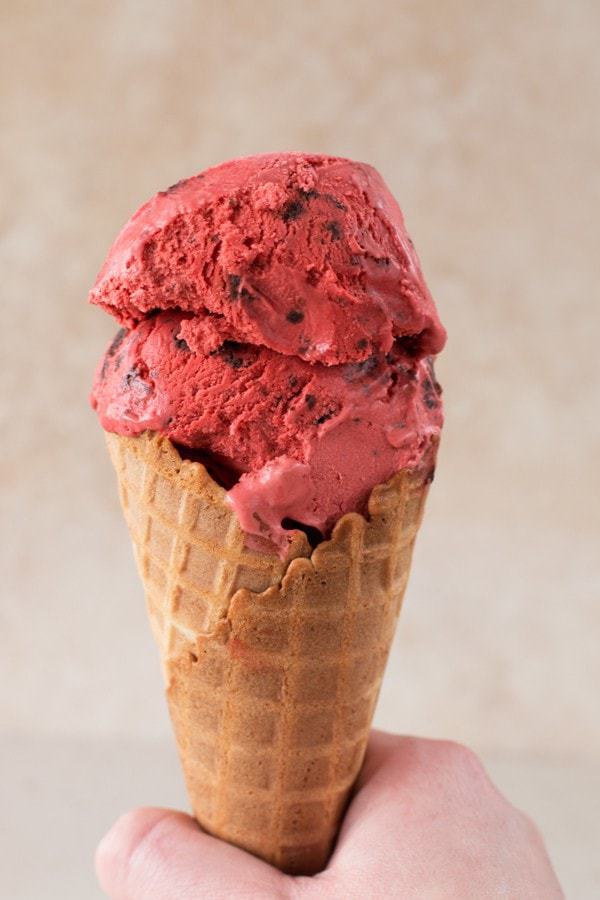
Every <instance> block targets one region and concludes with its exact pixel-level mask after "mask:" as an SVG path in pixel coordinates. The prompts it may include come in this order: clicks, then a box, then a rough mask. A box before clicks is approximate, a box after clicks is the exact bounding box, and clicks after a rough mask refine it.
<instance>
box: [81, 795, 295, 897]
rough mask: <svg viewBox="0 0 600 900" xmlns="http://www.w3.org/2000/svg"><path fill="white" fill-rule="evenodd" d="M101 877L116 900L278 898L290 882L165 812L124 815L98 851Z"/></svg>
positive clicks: (180, 815) (185, 818) (184, 818)
mask: <svg viewBox="0 0 600 900" xmlns="http://www.w3.org/2000/svg"><path fill="white" fill-rule="evenodd" d="M96 872H97V874H98V880H99V881H100V884H101V886H102V888H103V889H104V890H105V891H106V893H107V894H108V896H109V897H110V898H111V900H173V898H174V897H176V898H177V900H192V898H194V900H196V898H198V897H210V898H212V900H218V898H220V897H223V898H225V897H228V898H229V897H232V896H234V897H252V896H255V897H262V896H265V897H278V896H282V895H283V893H284V891H283V887H284V879H285V877H286V876H284V875H282V874H281V873H280V872H278V871H277V870H276V869H274V868H272V867H271V866H269V865H267V863H265V862H263V861H262V860H259V859H257V858H256V857H255V856H252V855H251V854H249V853H246V852H245V851H244V850H240V849H239V848H237V847H232V846H231V845H230V844H226V843H224V842H223V841H220V840H218V839H217V838H214V837H211V835H208V834H206V833H205V832H203V831H202V830H201V829H200V828H199V827H198V825H197V823H196V822H195V821H194V820H193V819H192V818H190V816H186V815H184V814H183V813H179V812H174V811H172V810H166V809H137V810H134V811H133V812H129V813H126V814H125V815H124V816H122V817H121V818H120V819H119V820H118V821H117V822H116V824H115V825H114V826H113V827H112V828H111V830H110V831H109V832H108V834H107V835H106V837H104V838H103V840H102V841H101V843H100V845H99V847H98V850H97V851H96Z"/></svg>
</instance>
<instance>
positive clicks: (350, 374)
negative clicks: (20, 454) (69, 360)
mask: <svg viewBox="0 0 600 900" xmlns="http://www.w3.org/2000/svg"><path fill="white" fill-rule="evenodd" d="M412 349H413V348H411V346H410V341H408V342H406V341H403V340H402V339H398V340H397V341H396V342H395V344H394V346H393V348H392V350H391V351H390V352H389V353H387V354H385V355H379V356H372V357H370V358H368V359H367V360H365V361H363V362H361V363H349V364H346V365H340V366H329V367H328V366H325V365H321V364H319V363H313V364H311V363H308V362H305V361H304V360H301V359H299V358H295V357H290V356H283V355H281V354H279V353H277V352H275V351H273V350H270V349H269V348H267V347H256V346H252V345H249V344H239V343H236V342H235V341H233V340H231V338H230V336H229V334H228V331H227V325H226V324H224V323H223V322H222V320H221V319H220V318H219V317H214V316H210V315H208V314H207V315H193V316H191V315H189V314H182V313H177V312H167V313H159V314H157V315H155V316H153V317H151V318H148V319H145V320H143V321H142V322H141V323H140V324H139V325H137V326H136V327H135V328H133V329H132V330H131V331H129V332H127V331H125V330H123V329H122V330H120V331H119V332H118V333H117V336H116V337H115V339H114V340H113V342H112V344H111V345H110V347H109V348H108V350H107V352H106V354H105V357H104V359H103V361H102V363H101V364H100V366H99V368H98V370H97V373H96V379H95V383H94V388H93V393H92V404H93V406H94V407H95V409H96V410H97V412H98V414H99V417H100V421H101V423H102V425H103V427H104V428H105V429H107V430H108V431H114V432H118V433H121V434H125V435H129V436H132V435H138V434H141V433H142V432H143V431H146V430H152V431H158V432H160V433H162V434H164V435H166V436H167V437H168V438H170V439H171V440H172V441H173V442H174V443H175V444H176V445H178V446H180V447H183V448H186V452H187V453H188V454H189V455H191V456H192V457H193V456H194V454H195V453H196V454H197V458H200V459H202V461H203V462H205V463H206V464H207V467H208V468H209V471H211V473H212V474H213V475H215V476H216V477H217V478H218V479H219V480H221V482H222V483H224V485H225V487H227V488H229V490H228V495H229V498H230V501H231V503H232V504H233V506H234V507H235V510H236V513H237V516H238V519H239V521H240V524H241V526H242V528H243V529H244V530H245V531H246V533H247V534H248V535H249V536H250V542H251V539H252V536H260V537H262V538H267V539H269V540H270V541H271V542H273V543H274V544H275V545H276V546H277V547H278V548H279V550H280V551H281V552H283V551H284V550H285V548H286V547H287V543H288V540H289V536H290V529H293V528H294V527H297V526H298V525H299V524H301V525H302V526H310V527H312V528H314V529H317V530H318V531H319V532H320V533H321V534H323V535H326V534H327V533H328V531H329V530H330V528H331V527H332V525H333V524H334V523H335V522H336V520H337V519H338V518H339V517H340V516H341V515H343V514H344V513H346V512H350V511H358V512H364V511H365V508H366V503H367V500H368V497H369V494H370V492H371V490H372V488H373V487H374V486H375V485H377V484H380V483H383V482H385V481H387V480H388V479H389V478H390V477H391V476H392V475H393V474H394V473H395V472H397V471H399V470H400V469H404V468H414V467H416V466H418V465H432V458H431V456H432V454H431V453H430V452H429V451H430V450H431V449H432V447H433V446H434V443H435V439H436V437H437V435H438V434H439V431H440V428H441V424H442V412H441V403H440V397H439V394H440V389H439V385H438V384H437V383H436V381H435V377H434V375H433V368H432V363H431V360H430V359H429V358H425V359H415V358H414V357H413V356H412V355H411V351H412Z"/></svg>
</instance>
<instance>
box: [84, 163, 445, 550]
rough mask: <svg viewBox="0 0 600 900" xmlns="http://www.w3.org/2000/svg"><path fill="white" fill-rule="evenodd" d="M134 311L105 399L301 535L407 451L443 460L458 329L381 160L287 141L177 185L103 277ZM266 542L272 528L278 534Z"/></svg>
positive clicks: (281, 529) (135, 425) (269, 524)
mask: <svg viewBox="0 0 600 900" xmlns="http://www.w3.org/2000/svg"><path fill="white" fill-rule="evenodd" d="M91 299H92V301H93V302H94V303H99V304H101V305H102V306H104V307H105V308H106V309H107V310H108V311H110V312H111V313H113V314H114V316H115V317H116V318H117V319H118V320H119V321H120V322H121V323H122V325H123V326H124V327H123V328H121V329H120V331H119V332H118V334H117V337H116V338H115V340H114V341H113V342H112V344H111V345H110V347H109V348H108V350H107V352H106V354H105V357H104V359H103V361H102V362H101V364H100V366H99V367H98V370H97V373H96V379H95V383H94V389H93V393H92V404H93V406H94V408H95V409H96V410H97V412H98V415H99V417H100V421H101V423H102V425H103V426H104V427H105V428H106V429H107V430H109V431H114V432H117V433H121V434H125V435H137V434H140V433H142V432H143V431H145V430H152V431H158V432H160V433H162V434H164V435H166V436H167V437H169V438H170V439H171V440H172V441H173V442H175V443H176V444H178V445H179V446H180V447H183V448H186V450H185V452H186V453H187V455H190V456H191V457H192V458H198V459H201V460H202V461H203V462H205V463H206V464H207V465H208V467H209V471H211V472H212V473H213V474H214V475H215V476H216V477H218V478H219V479H220V480H221V481H222V482H223V483H224V484H225V486H226V487H227V488H229V498H230V501H231V502H232V503H233V505H234V507H235V509H236V511H237V514H238V518H239V520H240V523H241V524H242V527H243V528H244V529H245V530H246V532H247V533H248V535H249V536H250V537H249V541H250V542H252V535H259V536H260V537H261V538H268V539H269V540H270V541H272V542H273V543H274V544H276V545H277V546H278V547H279V549H280V551H282V552H284V551H285V548H286V546H287V542H288V539H289V530H287V529H289V528H291V527H294V523H302V524H303V525H304V526H311V527H313V528H316V529H318V530H319V531H320V532H321V533H324V534H326V533H327V532H328V530H329V529H330V528H331V526H332V525H333V524H334V523H335V521H336V520H337V519H338V518H339V517H340V516H341V515H343V514H344V513H346V512H349V511H352V510H356V511H359V512H364V511H365V510H366V503H367V500H368V496H369V494H370V491H371V490H372V488H373V487H374V486H375V485H376V484H379V483H382V482H384V481H386V480H387V479H388V478H390V477H391V475H393V474H394V473H395V472H396V471H398V470H400V469H402V468H407V467H408V468H414V467H416V466H420V465H426V466H427V468H428V471H429V470H430V469H431V468H432V466H433V462H434V457H435V447H436V444H437V440H436V439H437V436H438V435H439V432H440V429H441V426H442V410H441V402H440V388H439V385H438V384H437V382H436V381H435V377H434V375H433V368H432V356H433V355H434V354H435V353H437V352H438V351H439V350H440V349H441V348H442V346H443V344H444V341H445V332H444V329H443V328H442V326H441V325H440V323H439V320H438V318H437V313H436V310H435V307H434V305H433V301H432V299H431V296H430V294H429V292H428V290H427V288H426V286H425V284H424V282H423V278H422V276H421V273H420V268H419V263H418V260H417V257H416V254H415V251H414V249H413V247H412V243H411V241H410V238H409V237H408V235H407V234H406V231H405V229H404V224H403V220H402V215H401V213H400V210H399V208H398V206H397V204H396V202H395V201H394V200H393V198H392V197H391V195H390V194H389V192H388V190H387V188H386V187H385V185H384V184H383V182H382V180H381V178H380V177H379V175H378V174H377V173H376V172H375V171H374V170H373V169H372V168H370V167H369V166H365V165H362V164H360V163H352V162H350V161H348V160H341V159H335V158H332V157H319V156H306V155H302V154H283V155H269V156H259V157H253V158H249V159H241V160H235V161H233V162H230V163H226V164H224V165H222V166H219V167H217V168H215V169H211V170H209V171H208V172H205V173H203V174H202V175H198V176H196V177H195V178H191V179H188V180H187V181H183V182H180V183H179V184H177V185H174V187H173V188H170V189H169V190H168V191H164V192H161V193H160V194H158V195H157V196H156V197H155V198H154V199H153V200H151V201H150V202H149V203H147V204H146V205H145V206H143V207H142V208H141V210H139V212H137V213H136V214H135V215H134V216H133V218H132V219H131V221H130V222H129V223H128V225H126V226H125V228H124V230H123V231H122V232H121V234H120V236H119V237H118V238H117V241H116V243H115V244H114V246H113V248H112V249H111V251H110V253H109V256H108V259H107V261H106V263H105V265H104V267H103V269H102V271H101V272H100V275H99V276H98V280H97V282H96V285H95V287H94V289H93V291H92V295H91ZM261 546H262V545H261Z"/></svg>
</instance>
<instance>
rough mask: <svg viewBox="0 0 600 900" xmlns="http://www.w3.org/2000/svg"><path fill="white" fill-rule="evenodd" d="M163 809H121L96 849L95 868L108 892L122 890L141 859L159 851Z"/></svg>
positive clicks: (165, 816)
mask: <svg viewBox="0 0 600 900" xmlns="http://www.w3.org/2000/svg"><path fill="white" fill-rule="evenodd" d="M165 818H168V815H166V814H165V812H164V810H156V809H135V810H131V811H130V812H126V813H124V814H123V815H122V816H121V817H120V818H119V819H118V820H117V822H116V823H115V824H114V825H113V827H112V828H111V830H110V831H109V832H108V834H107V835H106V837H105V838H104V839H103V840H102V841H101V843H100V845H99V846H98V849H97V850H96V857H95V863H96V871H97V873H98V878H99V880H100V883H101V884H102V886H103V887H104V888H105V890H107V892H108V893H110V894H112V893H117V894H118V893H119V892H120V891H122V890H123V889H124V888H125V887H126V885H127V883H128V881H129V878H130V876H131V873H132V871H133V869H134V868H135V867H136V864H137V862H139V860H140V859H144V858H146V859H147V858H148V857H149V855H150V856H152V855H153V854H156V853H157V852H160V851H161V849H162V848H161V843H162V840H161V836H160V835H161V831H162V830H163V829H162V827H161V826H162V825H163V824H164V820H165Z"/></svg>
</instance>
